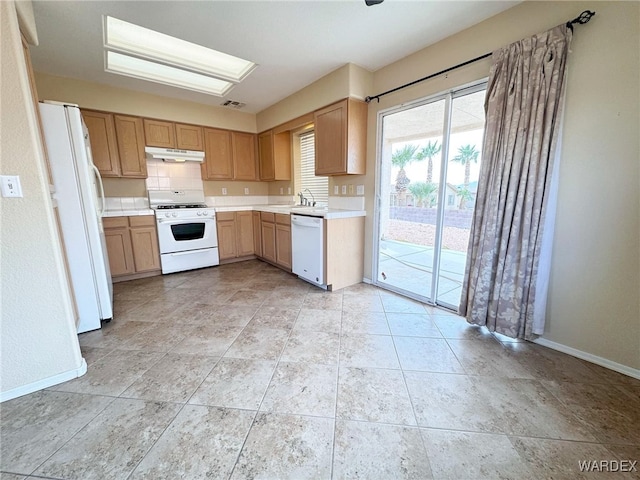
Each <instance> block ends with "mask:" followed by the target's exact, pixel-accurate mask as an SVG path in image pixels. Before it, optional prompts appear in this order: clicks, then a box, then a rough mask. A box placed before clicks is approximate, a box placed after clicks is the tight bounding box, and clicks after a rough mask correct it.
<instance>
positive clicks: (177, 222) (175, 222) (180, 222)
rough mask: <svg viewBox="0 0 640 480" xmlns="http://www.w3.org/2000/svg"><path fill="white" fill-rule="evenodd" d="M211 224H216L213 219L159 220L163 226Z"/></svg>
mask: <svg viewBox="0 0 640 480" xmlns="http://www.w3.org/2000/svg"><path fill="white" fill-rule="evenodd" d="M209 222H214V223H215V220H214V219H213V218H181V219H179V220H178V219H175V218H171V219H169V218H159V219H158V223H159V224H160V223H161V224H163V225H184V224H185V223H209Z"/></svg>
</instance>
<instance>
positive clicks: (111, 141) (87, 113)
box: [81, 110, 120, 177]
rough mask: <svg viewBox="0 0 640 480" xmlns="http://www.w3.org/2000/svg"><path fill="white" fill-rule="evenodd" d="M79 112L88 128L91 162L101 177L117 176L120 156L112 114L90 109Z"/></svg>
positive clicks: (118, 174)
mask: <svg viewBox="0 0 640 480" xmlns="http://www.w3.org/2000/svg"><path fill="white" fill-rule="evenodd" d="M81 112H82V118H83V119H84V123H85V125H86V126H87V129H88V130H89V141H90V143H91V156H92V157H93V164H94V165H95V166H96V167H97V168H98V170H99V171H100V174H101V175H102V176H103V177H119V176H120V157H119V155H118V143H117V140H116V128H115V124H114V120H113V114H111V113H105V112H94V111H91V110H82V111H81Z"/></svg>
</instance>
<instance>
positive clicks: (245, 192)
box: [244, 187, 249, 195]
mask: <svg viewBox="0 0 640 480" xmlns="http://www.w3.org/2000/svg"><path fill="white" fill-rule="evenodd" d="M244 194H245V195H249V187H244Z"/></svg>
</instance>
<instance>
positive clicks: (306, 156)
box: [299, 131, 329, 205]
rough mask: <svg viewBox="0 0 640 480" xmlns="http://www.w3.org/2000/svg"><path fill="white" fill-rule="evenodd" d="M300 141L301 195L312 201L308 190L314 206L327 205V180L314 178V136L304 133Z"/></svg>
mask: <svg viewBox="0 0 640 480" xmlns="http://www.w3.org/2000/svg"><path fill="white" fill-rule="evenodd" d="M299 139H300V181H301V182H300V185H301V187H302V188H301V191H302V193H303V195H304V196H305V197H306V198H307V199H308V200H309V201H310V202H311V201H312V200H313V199H312V198H311V195H309V192H308V191H306V189H307V188H308V189H309V190H311V192H312V193H313V198H315V201H316V205H327V204H328V202H329V178H328V177H316V174H315V170H316V161H315V135H314V132H313V131H311V132H305V133H303V134H301V135H300V136H299Z"/></svg>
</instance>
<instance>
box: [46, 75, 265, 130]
mask: <svg viewBox="0 0 640 480" xmlns="http://www.w3.org/2000/svg"><path fill="white" fill-rule="evenodd" d="M36 84H37V87H38V96H39V97H40V100H57V101H60V102H69V103H76V104H78V105H80V107H81V108H92V109H95V110H105V111H107V112H117V113H126V114H129V115H138V116H141V117H150V118H160V119H164V120H171V121H174V122H183V123H193V124H195V125H204V126H207V127H217V128H226V129H228V130H239V131H242V132H251V133H256V116H255V115H254V114H253V113H244V112H239V111H237V110H233V109H230V108H223V107H212V106H209V105H202V104H199V103H193V102H187V101H184V100H177V99H174V98H166V97H159V96H157V95H150V94H148V93H140V92H134V91H133V90H126V89H124V88H116V87H110V86H108V85H102V84H100V83H93V82H85V81H82V80H76V79H73V78H63V77H56V76H53V75H46V74H44V73H39V72H36Z"/></svg>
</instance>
